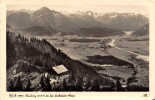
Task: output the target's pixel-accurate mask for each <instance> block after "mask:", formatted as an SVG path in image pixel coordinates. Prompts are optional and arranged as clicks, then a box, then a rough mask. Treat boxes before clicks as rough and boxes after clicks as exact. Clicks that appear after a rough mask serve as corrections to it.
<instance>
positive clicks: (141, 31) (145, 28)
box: [132, 24, 149, 36]
mask: <svg viewBox="0 0 155 100" xmlns="http://www.w3.org/2000/svg"><path fill="white" fill-rule="evenodd" d="M132 35H136V36H143V35H149V24H146V25H145V26H143V27H142V28H140V29H138V30H137V31H135V32H133V33H132Z"/></svg>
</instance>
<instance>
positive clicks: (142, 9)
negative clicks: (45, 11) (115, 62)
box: [7, 4, 149, 15]
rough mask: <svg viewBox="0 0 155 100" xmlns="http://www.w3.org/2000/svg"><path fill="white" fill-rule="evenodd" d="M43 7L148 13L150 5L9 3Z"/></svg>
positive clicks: (8, 7) (11, 7) (61, 9)
mask: <svg viewBox="0 0 155 100" xmlns="http://www.w3.org/2000/svg"><path fill="white" fill-rule="evenodd" d="M41 7H48V8H49V9H51V10H56V11H66V12H76V11H93V12H97V13H107V12H119V13H140V14H144V15H146V14H148V13H149V7H147V6H144V5H143V6H142V5H99V4H98V5H8V6H7V10H20V9H27V10H37V9H39V8H41Z"/></svg>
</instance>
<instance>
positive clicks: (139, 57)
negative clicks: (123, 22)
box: [108, 32, 149, 61]
mask: <svg viewBox="0 0 155 100" xmlns="http://www.w3.org/2000/svg"><path fill="white" fill-rule="evenodd" d="M125 33H126V35H123V36H121V37H118V38H115V39H112V41H111V42H110V43H108V44H109V45H110V46H111V47H114V48H116V49H119V50H122V51H125V52H128V53H131V54H134V55H136V58H137V59H141V60H144V61H149V56H145V55H140V54H138V53H135V52H132V51H128V50H125V49H123V48H119V47H117V46H115V45H114V43H115V41H116V40H117V39H121V38H123V37H126V36H129V35H130V34H131V32H125Z"/></svg>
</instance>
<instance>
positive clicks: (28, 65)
mask: <svg viewBox="0 0 155 100" xmlns="http://www.w3.org/2000/svg"><path fill="white" fill-rule="evenodd" d="M75 52H76V51H75ZM60 64H63V65H64V66H66V68H67V69H68V70H69V80H70V84H73V83H76V84H78V85H80V84H81V81H80V80H83V79H84V78H86V79H88V80H89V81H93V80H95V81H96V80H97V82H98V83H99V85H98V86H102V85H103V86H112V84H113V82H112V81H111V80H110V79H108V78H104V77H101V76H100V75H99V74H98V73H97V72H95V71H94V70H93V69H91V68H90V67H89V66H88V65H85V64H83V63H81V62H79V61H76V60H73V59H71V58H70V57H68V56H67V55H66V54H64V53H63V52H61V51H60V50H57V49H56V48H54V47H53V46H52V45H51V44H50V43H48V42H47V41H46V40H38V39H36V38H31V39H27V38H25V37H24V36H21V35H20V34H18V35H16V34H15V33H12V32H9V31H7V70H8V71H7V80H8V81H7V82H8V86H10V85H11V84H12V81H15V80H16V82H15V83H16V85H17V81H18V78H17V77H19V76H20V77H21V80H22V83H23V84H28V81H29V80H30V79H31V78H32V76H35V78H36V80H37V79H38V80H37V81H39V80H40V81H41V77H42V74H43V73H45V72H46V73H48V74H50V73H52V71H51V67H53V66H56V65H60ZM15 69H16V72H15V73H14V70H15ZM24 79H26V80H24ZM34 83H36V82H35V80H31V84H32V86H31V88H33V89H35V88H37V85H36V84H35V85H34ZM81 86H82V85H81ZM88 87H91V86H89V85H88ZM8 88H9V87H8Z"/></svg>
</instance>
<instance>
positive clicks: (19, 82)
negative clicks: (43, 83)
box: [15, 76, 23, 91]
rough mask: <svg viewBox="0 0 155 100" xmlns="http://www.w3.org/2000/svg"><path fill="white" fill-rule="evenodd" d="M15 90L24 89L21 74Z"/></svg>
mask: <svg viewBox="0 0 155 100" xmlns="http://www.w3.org/2000/svg"><path fill="white" fill-rule="evenodd" d="M15 90H16V91H23V86H22V81H21V77H20V76H19V77H18V79H17V82H16V85H15Z"/></svg>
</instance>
